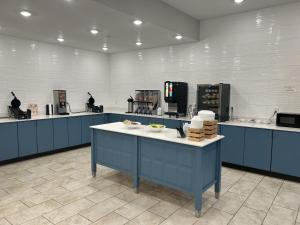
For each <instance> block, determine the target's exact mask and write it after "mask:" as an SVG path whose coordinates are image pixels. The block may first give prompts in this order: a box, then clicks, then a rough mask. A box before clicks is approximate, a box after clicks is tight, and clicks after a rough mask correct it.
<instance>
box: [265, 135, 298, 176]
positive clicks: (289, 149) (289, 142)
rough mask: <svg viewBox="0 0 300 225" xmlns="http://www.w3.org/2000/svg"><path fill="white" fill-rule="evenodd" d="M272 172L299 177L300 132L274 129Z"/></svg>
mask: <svg viewBox="0 0 300 225" xmlns="http://www.w3.org/2000/svg"><path fill="white" fill-rule="evenodd" d="M271 171H272V172H276V173H281V174H287V175H290V176H297V177H300V133H299V132H287V131H274V133H273V151H272V167H271Z"/></svg>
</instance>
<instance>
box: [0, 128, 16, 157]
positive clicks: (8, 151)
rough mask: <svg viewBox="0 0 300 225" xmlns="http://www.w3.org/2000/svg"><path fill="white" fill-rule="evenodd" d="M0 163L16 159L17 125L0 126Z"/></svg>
mask: <svg viewBox="0 0 300 225" xmlns="http://www.w3.org/2000/svg"><path fill="white" fill-rule="evenodd" d="M0 137H1V138H0V161H4V160H8V159H13V158H17V157H18V141H17V140H18V125H17V123H1V124H0Z"/></svg>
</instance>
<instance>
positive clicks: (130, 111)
mask: <svg viewBox="0 0 300 225" xmlns="http://www.w3.org/2000/svg"><path fill="white" fill-rule="evenodd" d="M133 102H134V99H133V97H132V96H130V98H128V99H127V104H128V109H127V113H133Z"/></svg>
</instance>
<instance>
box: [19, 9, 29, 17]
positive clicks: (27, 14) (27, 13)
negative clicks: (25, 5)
mask: <svg viewBox="0 0 300 225" xmlns="http://www.w3.org/2000/svg"><path fill="white" fill-rule="evenodd" d="M20 14H21V15H22V16H24V17H31V15H32V14H31V12H29V11H26V10H22V11H21V12H20Z"/></svg>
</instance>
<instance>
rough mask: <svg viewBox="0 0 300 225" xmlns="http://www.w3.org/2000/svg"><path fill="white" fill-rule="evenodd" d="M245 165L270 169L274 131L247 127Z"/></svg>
mask: <svg viewBox="0 0 300 225" xmlns="http://www.w3.org/2000/svg"><path fill="white" fill-rule="evenodd" d="M245 129H246V131H245V150H244V166H247V167H252V168H255V169H261V170H267V171H270V169H271V168H270V167H271V154H272V153H271V152H272V131H271V130H264V129H254V128H245Z"/></svg>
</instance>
